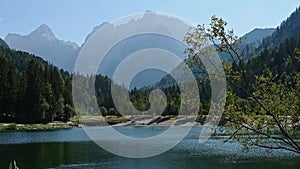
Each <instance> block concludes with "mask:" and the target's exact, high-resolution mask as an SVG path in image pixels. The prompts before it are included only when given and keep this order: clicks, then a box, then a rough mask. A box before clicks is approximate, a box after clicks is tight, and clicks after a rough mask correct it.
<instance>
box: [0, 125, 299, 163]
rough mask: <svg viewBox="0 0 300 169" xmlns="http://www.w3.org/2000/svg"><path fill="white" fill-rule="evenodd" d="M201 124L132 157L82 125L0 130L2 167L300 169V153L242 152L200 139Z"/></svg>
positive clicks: (135, 131)
mask: <svg viewBox="0 0 300 169" xmlns="http://www.w3.org/2000/svg"><path fill="white" fill-rule="evenodd" d="M165 129H166V128H164V127H156V128H151V127H150V128H149V127H122V128H119V129H118V130H122V131H120V132H122V133H126V134H128V135H131V136H136V137H139V135H140V134H141V135H142V136H143V137H144V136H147V135H148V134H149V135H153V134H155V133H160V132H161V131H163V130H165ZM199 131H200V128H193V129H192V131H191V132H190V134H189V135H188V136H187V137H186V138H185V139H184V140H183V141H182V142H181V143H180V144H179V145H177V146H176V147H175V148H173V149H171V150H170V151H168V152H166V153H164V154H161V155H159V156H155V157H151V158H146V159H129V158H123V157H119V156H116V155H112V154H110V153H109V152H106V151H104V150H102V149H101V148H99V147H98V146H97V145H95V144H94V143H93V142H91V141H89V139H88V137H87V136H86V135H85V133H84V132H83V131H82V129H78V128H74V129H68V130H55V131H47V132H45V131H40V132H4V133H0V144H1V145H0V168H1V169H2V168H7V166H8V164H9V161H12V160H16V161H17V162H18V165H19V167H20V169H42V168H78V169H82V168H84V169H88V168H112V169H117V168H131V169H133V168H143V169H147V168H153V169H154V168H164V169H181V168H190V169H196V168H197V169H199V168H200V169H233V168H238V169H240V168H241V169H244V168H245V169H250V168H251V169H252V168H255V169H260V168H261V169H268V168H270V169H282V168H289V169H296V168H297V169H298V168H299V166H300V157H298V156H295V155H293V154H290V153H288V152H285V151H274V152H272V153H271V152H266V151H264V150H261V149H255V150H251V151H250V152H248V153H243V152H242V151H241V150H242V149H241V146H240V145H239V144H237V143H226V144H223V143H222V141H221V140H219V139H217V138H212V139H210V140H209V141H208V142H206V143H204V144H199V143H198V140H197V138H198V135H199Z"/></svg>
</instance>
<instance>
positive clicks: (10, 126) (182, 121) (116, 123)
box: [0, 116, 204, 132]
mask: <svg viewBox="0 0 300 169" xmlns="http://www.w3.org/2000/svg"><path fill="white" fill-rule="evenodd" d="M203 123H204V121H202V120H201V121H198V122H197V121H195V118H192V117H180V118H174V117H168V116H166V117H162V116H161V117H158V118H154V119H153V118H149V117H148V118H136V119H133V120H129V118H123V117H122V118H120V117H107V118H97V119H96V118H95V117H85V118H83V119H80V120H79V119H77V118H73V119H71V120H70V121H68V122H59V121H57V122H51V123H47V124H17V123H0V132H3V131H37V130H54V129H70V128H74V127H78V128H81V127H85V126H113V127H126V126H203Z"/></svg>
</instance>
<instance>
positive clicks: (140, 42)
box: [5, 12, 297, 86]
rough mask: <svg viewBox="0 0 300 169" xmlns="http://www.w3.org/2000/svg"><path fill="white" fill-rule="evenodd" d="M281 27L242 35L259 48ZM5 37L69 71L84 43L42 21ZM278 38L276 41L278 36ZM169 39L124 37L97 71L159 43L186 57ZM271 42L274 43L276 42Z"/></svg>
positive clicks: (139, 83) (109, 68) (144, 80)
mask: <svg viewBox="0 0 300 169" xmlns="http://www.w3.org/2000/svg"><path fill="white" fill-rule="evenodd" d="M146 14H147V12H146ZM146 14H145V15H146ZM291 17H294V18H295V17H297V16H296V14H293V15H292V16H291ZM292 20H295V19H292ZM166 22H170V24H173V25H174V26H176V22H174V21H172V19H168V18H166ZM172 22H173V23H172ZM290 23H291V21H289V20H287V21H285V22H284V23H283V24H282V26H281V27H287V26H284V25H287V24H290ZM106 24H109V23H107V22H104V23H102V24H100V25H99V26H96V27H95V28H94V29H93V31H92V32H91V33H90V34H89V35H88V36H87V37H86V39H85V42H86V41H87V40H88V38H89V37H90V36H91V35H92V34H93V33H94V32H96V31H97V30H99V29H100V28H101V27H103V26H104V25H106ZM281 27H280V28H281ZM280 28H277V29H273V28H268V29H254V30H253V31H251V32H249V33H247V34H245V35H244V36H243V37H242V38H244V39H245V40H244V44H252V45H250V46H251V48H253V49H251V51H253V50H254V48H255V49H256V48H260V46H262V45H260V44H266V41H274V39H276V37H277V36H283V37H288V36H289V35H287V36H284V35H282V34H283V33H282V32H283V31H282V28H281V29H280ZM291 29H292V28H291ZM280 32H281V33H280ZM277 34H278V35H277ZM266 37H268V38H266ZM266 39H267V40H266ZM268 39H271V40H268ZM5 41H6V42H7V44H8V46H9V47H10V48H12V49H16V50H21V51H26V52H29V53H32V54H34V55H37V56H40V57H42V58H43V59H45V60H46V61H49V62H50V63H52V64H54V65H55V66H58V67H59V68H62V69H64V70H67V71H69V72H72V71H73V68H74V64H75V61H76V59H77V57H78V54H79V52H80V50H81V47H82V46H83V45H81V47H80V46H79V45H78V44H76V43H73V42H69V41H64V40H59V39H58V38H57V37H56V36H55V34H54V33H53V32H52V30H51V29H50V28H49V26H47V25H45V24H43V25H41V26H40V27H38V28H37V29H36V30H34V31H33V32H31V33H30V34H28V35H19V34H13V33H9V34H8V35H7V36H6V38H5ZM277 41H279V40H278V38H277ZM158 42H160V43H158ZM168 42H170V39H168V38H166V37H163V36H157V35H150V34H148V35H144V36H137V37H132V38H129V39H128V40H127V41H126V43H125V42H123V43H119V44H117V45H116V47H115V48H114V50H111V51H110V52H109V53H108V54H107V55H106V57H105V59H104V60H103V64H102V65H100V67H101V69H100V70H99V73H101V74H103V75H106V76H108V77H112V75H113V72H114V70H115V68H116V67H117V65H118V64H119V63H120V62H121V61H122V60H123V59H124V58H125V57H126V56H128V55H129V54H131V53H133V52H135V51H137V50H140V49H143V48H155V47H161V48H164V49H167V50H169V51H172V52H174V53H176V54H177V55H178V56H182V57H185V56H184V54H183V50H184V45H183V44H180V43H171V44H170V43H168ZM274 43H275V44H276V43H277V42H274ZM166 44H167V45H166ZM272 44H273V43H272ZM250 53H251V52H250ZM249 55H250V54H249ZM153 73H154V75H153ZM164 75H165V74H163V73H161V72H155V71H154V72H153V71H152V76H150V77H151V78H145V77H147V76H145V74H141V75H140V77H137V78H136V80H135V83H136V86H144V85H146V84H147V83H155V82H157V81H158V80H159V79H161V78H162V77H163V76H164Z"/></svg>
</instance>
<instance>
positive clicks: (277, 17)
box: [0, 0, 300, 45]
mask: <svg viewBox="0 0 300 169" xmlns="http://www.w3.org/2000/svg"><path fill="white" fill-rule="evenodd" d="M299 5H300V0H247V1H246V0H1V2H0V7H1V9H0V37H1V38H4V37H5V36H6V35H7V33H20V34H28V33H30V32H31V31H33V30H34V29H36V28H37V27H38V26H39V25H40V24H42V23H45V24H48V25H49V26H50V27H51V29H52V30H53V32H54V33H55V35H56V36H57V37H58V38H59V39H63V40H69V41H74V42H76V43H78V44H79V45H80V44H81V43H82V42H83V41H84V39H85V37H86V35H87V34H88V33H89V32H91V30H92V29H93V27H94V26H96V25H99V24H101V23H102V22H105V21H112V20H115V19H118V18H119V17H122V16H126V15H130V14H133V13H140V12H144V11H146V10H148V9H150V10H152V11H155V12H162V13H166V14H171V15H175V16H179V17H181V18H183V19H185V20H187V21H189V22H191V23H193V24H198V23H208V21H209V19H210V17H211V16H212V15H214V14H215V15H217V16H219V17H223V18H224V19H226V20H227V21H228V22H229V25H230V27H232V28H234V30H235V31H236V33H237V34H238V35H239V36H241V35H243V34H245V33H247V32H249V31H250V30H252V29H253V28H267V27H276V26H278V25H279V24H280V23H281V21H283V20H284V19H286V18H287V17H288V16H289V15H290V14H291V13H292V12H293V11H294V10H295V9H296V7H298V6H299Z"/></svg>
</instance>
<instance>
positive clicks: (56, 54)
mask: <svg viewBox="0 0 300 169" xmlns="http://www.w3.org/2000/svg"><path fill="white" fill-rule="evenodd" d="M5 41H6V42H7V43H8V45H9V46H10V47H11V48H13V49H16V50H21V51H26V52H29V53H32V54H34V55H38V56H40V57H42V58H43V59H45V60H47V61H49V62H50V63H53V64H54V65H56V66H58V67H60V68H63V69H65V70H68V71H72V70H73V67H74V62H75V60H76V58H77V55H78V52H79V47H78V45H77V44H76V43H72V42H65V41H63V40H59V39H57V38H56V36H55V35H54V33H53V32H52V30H51V29H50V28H49V27H48V26H47V25H45V24H43V25H41V26H40V27H38V28H37V29H36V30H35V31H33V32H31V33H30V34H28V35H19V34H12V33H9V34H8V35H7V36H6V38H5Z"/></svg>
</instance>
